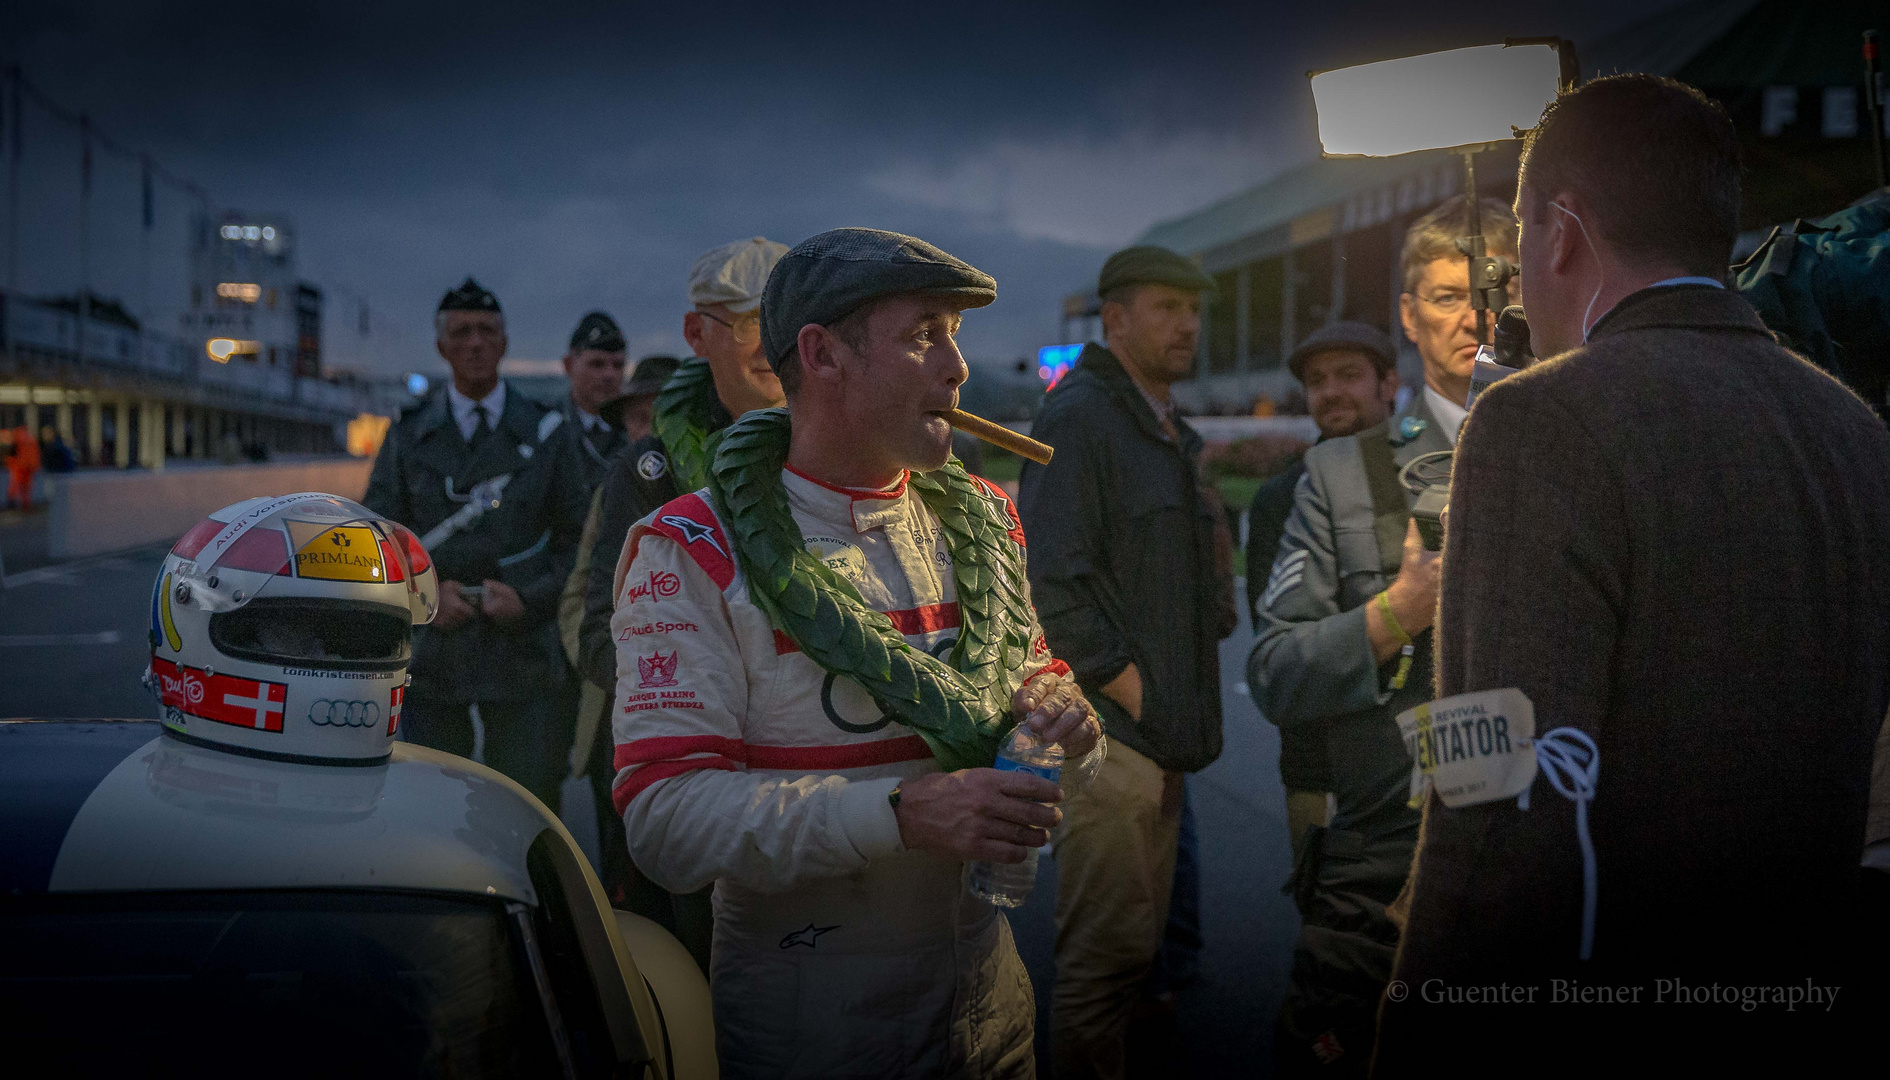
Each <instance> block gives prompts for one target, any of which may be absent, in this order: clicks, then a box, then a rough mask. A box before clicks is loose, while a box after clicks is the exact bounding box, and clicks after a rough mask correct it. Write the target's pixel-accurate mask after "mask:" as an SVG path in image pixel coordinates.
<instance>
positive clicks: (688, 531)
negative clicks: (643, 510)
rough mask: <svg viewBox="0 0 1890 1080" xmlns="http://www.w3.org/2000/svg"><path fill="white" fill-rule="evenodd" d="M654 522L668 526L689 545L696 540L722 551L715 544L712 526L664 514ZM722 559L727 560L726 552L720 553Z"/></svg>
mask: <svg viewBox="0 0 1890 1080" xmlns="http://www.w3.org/2000/svg"><path fill="white" fill-rule="evenodd" d="M656 520H657V522H658V523H660V524H663V525H668V526H669V527H670V528H672V529H675V530H676V531H677V532H680V533H682V534H683V539H684V540H686V541H688V542H689V543H691V544H693V543H695V542H696V541H698V540H707V541H708V542H709V546H710V547H712V548H714V549H715V550H717V551H722V545H721V544H719V543H716V540H715V528H714V527H713V526H710V525H704V524H703V523H702V522H700V521H697V520H696V519H695V518H686V517H683V516H682V515H681V514H664V515H663V516H662V517H660V518H657V519H656ZM722 557H723V558H724V559H726V558H728V552H726V551H722Z"/></svg>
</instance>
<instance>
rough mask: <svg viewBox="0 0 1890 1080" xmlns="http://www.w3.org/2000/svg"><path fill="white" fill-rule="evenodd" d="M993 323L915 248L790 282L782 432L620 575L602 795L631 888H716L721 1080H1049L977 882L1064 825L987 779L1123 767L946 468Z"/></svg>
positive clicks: (782, 318) (1029, 794)
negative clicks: (1060, 753)
mask: <svg viewBox="0 0 1890 1080" xmlns="http://www.w3.org/2000/svg"><path fill="white" fill-rule="evenodd" d="M995 298H996V284H995V282H993V281H992V279H991V278H990V277H989V276H987V275H985V274H984V273H981V272H980V271H978V270H976V269H974V268H973V267H971V266H969V265H967V264H965V263H963V262H961V261H959V260H958V259H955V258H953V257H952V256H950V255H948V254H946V253H945V252H943V251H940V250H939V249H937V248H935V247H933V246H932V245H930V244H927V243H925V242H924V241H922V240H917V239H914V238H912V237H909V236H901V235H899V234H897V233H889V232H880V231H877V230H871V229H836V230H833V231H830V232H826V233H822V234H820V235H818V236H815V237H813V238H811V239H809V240H807V241H805V242H803V243H802V244H801V245H800V246H799V247H796V248H794V249H793V250H792V251H789V252H788V253H787V254H786V255H785V256H783V257H782V259H781V261H780V262H779V263H778V264H777V265H776V266H775V268H774V270H773V271H772V273H771V274H770V275H769V278H768V284H767V288H766V290H765V292H764V294H763V300H762V305H761V312H762V338H763V344H764V346H765V348H766V351H767V357H768V360H769V363H770V364H771V365H772V366H773V367H774V369H775V371H776V372H777V373H778V374H779V375H780V378H781V385H782V387H783V389H784V390H785V391H786V393H787V400H788V403H789V409H787V410H783V409H767V410H760V411H757V412H753V413H750V414H748V416H746V417H745V418H743V419H742V420H741V421H739V422H738V423H737V424H736V425H735V426H734V427H732V428H730V429H729V433H728V434H727V435H726V436H725V437H724V440H723V442H722V443H721V446H720V449H719V450H718V452H717V455H716V458H715V462H714V466H713V467H712V469H711V470H710V475H709V485H708V487H706V488H704V489H703V490H701V491H698V492H696V493H694V494H691V495H684V496H682V497H681V498H679V499H676V500H674V501H672V502H670V503H668V504H666V505H664V506H662V507H660V508H659V509H657V510H656V511H655V512H653V513H652V514H651V515H650V516H649V517H646V518H644V519H643V520H642V521H640V522H638V523H637V525H636V526H635V527H634V528H633V529H632V530H631V533H630V536H629V538H628V539H627V540H626V542H625V545H624V551H623V554H622V556H621V558H620V559H619V562H618V571H617V581H616V585H615V594H616V598H617V599H616V609H615V613H614V615H613V617H612V619H611V630H612V634H613V636H614V637H615V639H616V642H617V649H618V660H617V672H618V678H617V691H616V699H615V710H614V713H613V726H614V734H615V738H616V762H615V763H616V766H617V776H616V780H615V786H614V789H613V794H614V797H615V802H616V806H617V809H618V810H619V811H621V812H622V813H623V814H624V825H625V829H626V832H627V835H628V841H629V846H630V853H631V857H632V858H633V859H634V860H635V862H636V864H637V866H638V868H639V869H640V870H642V871H643V872H644V873H645V874H647V875H648V876H650V877H651V878H653V879H655V880H656V881H657V882H659V883H660V884H662V885H663V887H665V888H667V889H670V890H671V891H674V892H688V891H690V890H693V889H698V888H702V887H703V886H705V885H708V884H710V883H711V882H713V883H714V886H715V893H714V901H715V904H714V906H715V937H714V950H713V964H712V969H713V970H712V982H713V988H714V993H715V1016H716V1025H717V1029H718V1030H717V1053H718V1056H719V1057H720V1059H721V1065H722V1069H723V1071H724V1075H727V1076H736V1077H740V1076H762V1075H767V1076H819V1077H834V1076H921V1075H923V1076H964V1075H975V1076H1028V1075H1030V1074H1031V1072H1032V1068H1033V1057H1032V1053H1033V1052H1032V1035H1033V1032H1032V1028H1033V1020H1034V1016H1035V1013H1036V1009H1035V1007H1034V1004H1033V1001H1032V995H1031V990H1030V983H1029V980H1028V978H1027V976H1026V975H1025V972H1024V968H1023V964H1022V963H1021V962H1020V961H1019V959H1018V956H1017V951H1016V947H1015V945H1014V943H1013V941H1012V938H1011V932H1010V926H1009V924H1008V923H1007V922H1006V921H1005V920H1004V919H1003V918H1002V917H1001V916H1000V915H999V913H998V912H997V910H996V909H995V908H994V907H992V906H991V905H990V904H989V903H987V902H985V901H984V900H981V899H978V898H976V897H974V896H973V895H971V894H970V893H969V892H968V891H967V890H966V887H965V885H964V883H963V880H964V875H963V870H964V863H966V862H968V861H972V860H984V861H989V862H997V863H1017V862H1021V861H1023V860H1024V859H1025V857H1026V856H1027V854H1028V853H1029V850H1030V849H1032V848H1035V847H1038V846H1040V845H1042V844H1043V843H1045V842H1046V840H1047V838H1048V830H1049V829H1050V828H1052V827H1053V826H1055V825H1056V824H1057V822H1058V821H1059V819H1060V816H1061V812H1060V811H1059V810H1058V809H1057V808H1056V806H1055V804H1056V803H1057V802H1058V801H1059V799H1060V798H1061V790H1060V788H1059V787H1058V784H1057V783H1054V782H1052V781H1051V780H1049V779H1046V778H1045V777H1043V776H1040V775H1032V774H1030V773H1028V772H1023V771H997V770H995V769H993V768H991V767H990V766H991V765H992V763H993V758H994V755H995V752H996V748H997V745H998V738H999V736H1000V735H1002V734H1005V733H1006V732H1007V731H1008V730H1009V728H1010V727H1011V724H1012V722H1013V721H1014V720H1015V721H1018V722H1022V723H1026V724H1028V725H1029V726H1030V728H1031V729H1032V730H1033V731H1034V732H1036V733H1037V734H1038V735H1039V736H1040V737H1042V738H1043V739H1045V740H1046V741H1049V742H1054V743H1058V744H1060V745H1061V746H1062V747H1063V749H1064V750H1065V752H1066V754H1067V755H1068V756H1067V758H1066V763H1065V765H1064V767H1063V771H1062V776H1061V780H1062V782H1063V783H1065V784H1078V783H1081V782H1083V780H1085V779H1086V778H1087V776H1088V775H1091V774H1093V772H1094V769H1095V766H1096V765H1097V764H1099V763H1100V761H1101V758H1102V754H1103V752H1104V747H1103V743H1102V737H1101V731H1100V728H1099V726H1098V724H1097V721H1096V718H1095V713H1094V711H1093V710H1092V709H1091V708H1090V704H1089V702H1088V701H1087V700H1085V699H1084V697H1083V695H1082V693H1081V691H1079V690H1078V689H1077V687H1076V684H1075V683H1074V682H1073V681H1072V680H1071V679H1070V678H1069V677H1068V670H1069V669H1068V668H1067V667H1066V666H1065V665H1064V664H1062V663H1061V662H1060V661H1057V660H1054V659H1053V658H1052V657H1051V656H1050V652H1049V649H1048V647H1047V646H1046V645H1045V644H1044V641H1043V636H1042V632H1041V631H1040V630H1039V628H1038V626H1037V623H1036V619H1035V616H1034V614H1033V613H1032V611H1031V607H1030V598H1029V591H1028V588H1029V587H1028V585H1027V583H1026V582H1025V579H1024V575H1023V550H1022V548H1023V539H1024V538H1023V531H1022V527H1021V526H1020V525H1019V524H1018V523H1017V518H1016V514H1015V512H1014V511H1013V510H1012V509H1011V506H1010V503H1009V501H1008V500H1007V499H1006V498H1005V497H1004V496H1003V495H1002V493H1000V492H999V491H998V490H997V489H996V488H994V487H991V486H990V485H989V484H986V483H984V482H983V481H980V480H975V479H973V478H971V477H969V476H968V475H967V474H966V473H965V471H964V470H963V469H962V468H961V467H960V466H959V465H958V464H957V462H956V461H955V460H954V461H949V463H948V459H949V457H950V448H951V436H952V429H951V427H950V425H949V424H948V423H947V421H946V419H945V416H944V415H943V413H944V412H945V411H946V410H948V409H951V408H953V407H954V406H955V405H956V404H957V396H958V387H959V385H960V384H961V383H963V382H964V380H965V378H966V376H967V374H968V371H967V369H966V366H965V362H964V359H963V357H962V356H961V355H960V354H959V351H958V347H957V344H956V343H955V341H954V340H953V337H954V334H955V333H956V331H957V329H958V323H959V313H960V312H961V311H963V310H964V309H966V308H974V307H982V306H984V305H986V304H989V303H990V302H991V301H992V300H993V299H995ZM790 414H791V416H792V419H791V421H790Z"/></svg>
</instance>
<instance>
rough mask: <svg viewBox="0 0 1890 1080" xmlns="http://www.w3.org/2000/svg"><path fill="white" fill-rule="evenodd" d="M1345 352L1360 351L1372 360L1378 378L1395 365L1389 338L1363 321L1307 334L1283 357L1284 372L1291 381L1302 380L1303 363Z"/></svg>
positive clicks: (1303, 376) (1325, 327) (1344, 323)
mask: <svg viewBox="0 0 1890 1080" xmlns="http://www.w3.org/2000/svg"><path fill="white" fill-rule="evenodd" d="M1335 349H1344V350H1347V351H1350V352H1362V353H1364V354H1365V355H1367V356H1369V357H1371V358H1372V366H1373V367H1375V368H1377V369H1378V374H1379V375H1381V376H1382V375H1384V373H1385V372H1387V371H1390V370H1391V369H1392V366H1393V365H1395V364H1396V363H1397V362H1398V354H1397V351H1396V350H1395V349H1393V348H1392V347H1391V338H1390V337H1389V336H1387V335H1386V334H1385V332H1384V331H1383V330H1380V329H1378V328H1377V327H1376V326H1372V325H1371V324H1369V323H1362V322H1335V323H1333V324H1332V325H1331V326H1322V327H1320V328H1319V329H1317V330H1314V331H1313V332H1312V333H1310V334H1307V335H1306V338H1305V340H1304V341H1301V342H1300V343H1299V347H1298V348H1296V349H1294V350H1293V355H1291V356H1289V357H1287V358H1286V367H1287V370H1289V371H1291V372H1292V373H1293V378H1295V379H1299V380H1300V381H1302V382H1303V381H1305V379H1306V361H1307V360H1310V359H1312V358H1313V357H1314V356H1317V355H1318V354H1320V353H1322V352H1331V351H1333V350H1335Z"/></svg>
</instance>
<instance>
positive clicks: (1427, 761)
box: [1398, 688, 1536, 809]
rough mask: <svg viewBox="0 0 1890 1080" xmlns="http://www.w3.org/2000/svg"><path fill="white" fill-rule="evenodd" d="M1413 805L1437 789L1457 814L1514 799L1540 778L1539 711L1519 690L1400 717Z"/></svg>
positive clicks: (1450, 701)
mask: <svg viewBox="0 0 1890 1080" xmlns="http://www.w3.org/2000/svg"><path fill="white" fill-rule="evenodd" d="M1398 730H1399V732H1400V733H1401V734H1402V735H1403V736H1404V748H1405V751H1406V752H1407V753H1409V754H1410V755H1411V803H1410V805H1412V806H1414V807H1415V806H1422V805H1423V803H1424V796H1425V793H1426V792H1427V791H1431V790H1435V791H1436V792H1437V797H1438V798H1439V799H1442V800H1443V802H1444V805H1445V806H1448V807H1451V808H1452V809H1456V808H1459V807H1464V806H1476V805H1477V804H1479V803H1486V802H1495V801H1496V800H1498V799H1513V798H1515V797H1516V796H1517V795H1519V794H1521V793H1522V792H1523V791H1524V790H1526V789H1527V788H1528V787H1529V785H1530V784H1531V783H1533V782H1534V781H1535V778H1536V745H1535V744H1536V739H1535V736H1536V710H1535V706H1534V705H1532V704H1530V702H1529V699H1528V698H1527V697H1525V696H1524V695H1523V692H1522V691H1521V690H1517V689H1514V688H1510V689H1503V690H1482V691H1478V692H1477V693H1474V694H1459V695H1457V696H1456V697H1448V698H1444V699H1442V700H1441V701H1431V702H1426V703H1425V704H1423V705H1419V706H1418V707H1417V708H1415V709H1408V710H1406V711H1404V712H1402V713H1399V714H1398Z"/></svg>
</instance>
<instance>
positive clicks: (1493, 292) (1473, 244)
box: [1456, 143, 1516, 345]
mask: <svg viewBox="0 0 1890 1080" xmlns="http://www.w3.org/2000/svg"><path fill="white" fill-rule="evenodd" d="M1489 148H1490V144H1489V143H1477V144H1474V145H1471V146H1460V147H1458V148H1457V151H1456V152H1457V153H1459V154H1461V155H1463V200H1464V201H1463V205H1464V224H1465V226H1466V227H1467V228H1468V229H1469V232H1470V235H1468V236H1465V237H1462V238H1460V239H1459V240H1458V241H1457V250H1459V251H1461V252H1463V253H1464V255H1465V257H1466V258H1468V259H1469V260H1470V306H1471V308H1472V309H1474V310H1475V311H1476V313H1477V344H1479V345H1487V344H1489V342H1490V334H1489V328H1490V314H1489V313H1490V312H1492V311H1501V310H1503V308H1504V307H1506V306H1507V301H1508V295H1507V294H1506V292H1505V291H1504V286H1505V285H1508V284H1509V279H1510V278H1512V277H1514V276H1515V274H1516V267H1515V265H1514V264H1513V263H1511V262H1510V261H1509V260H1508V259H1506V258H1504V257H1503V256H1501V255H1491V254H1490V253H1489V248H1488V245H1487V244H1486V243H1485V241H1484V239H1483V208H1482V207H1481V206H1480V205H1478V203H1477V155H1478V154H1479V153H1481V152H1483V151H1485V150H1488V149H1489Z"/></svg>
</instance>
